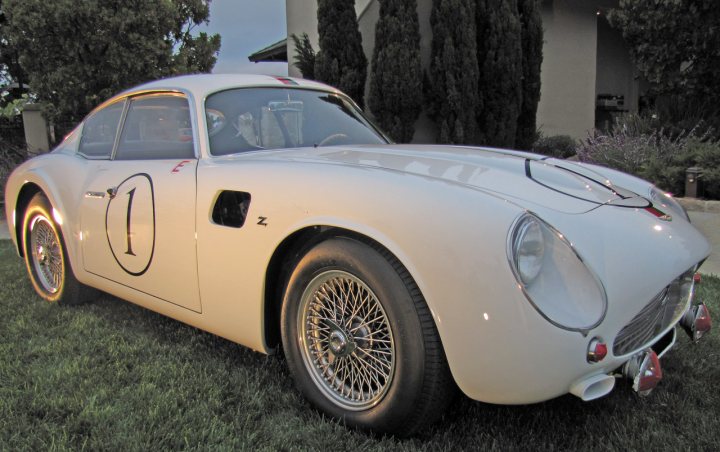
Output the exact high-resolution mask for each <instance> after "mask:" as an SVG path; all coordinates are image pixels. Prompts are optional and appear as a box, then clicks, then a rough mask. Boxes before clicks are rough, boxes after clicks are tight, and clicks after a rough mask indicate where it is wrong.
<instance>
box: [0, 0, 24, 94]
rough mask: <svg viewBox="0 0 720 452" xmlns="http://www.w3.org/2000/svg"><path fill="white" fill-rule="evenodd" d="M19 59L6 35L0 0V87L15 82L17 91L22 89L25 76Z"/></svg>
mask: <svg viewBox="0 0 720 452" xmlns="http://www.w3.org/2000/svg"><path fill="white" fill-rule="evenodd" d="M19 60H20V55H19V49H18V48H17V46H16V45H15V43H14V42H13V41H12V38H10V37H9V36H8V35H7V16H6V14H5V11H4V9H3V4H2V0H0V87H3V86H4V85H9V84H10V83H12V82H17V84H18V85H19V91H21V92H22V91H23V89H24V88H25V86H24V85H25V83H26V80H27V76H26V74H25V71H23V69H22V67H20V61H19Z"/></svg>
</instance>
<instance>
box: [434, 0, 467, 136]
mask: <svg viewBox="0 0 720 452" xmlns="http://www.w3.org/2000/svg"><path fill="white" fill-rule="evenodd" d="M430 25H431V27H432V33H433V42H432V49H431V61H430V77H429V78H430V80H429V83H428V85H429V89H428V97H429V111H428V112H429V114H430V116H431V117H432V118H433V119H434V120H435V122H436V123H437V124H438V128H439V130H438V141H439V142H440V143H473V142H474V139H475V136H476V135H477V127H476V117H475V115H476V110H477V107H478V77H479V74H478V60H477V50H476V49H477V42H476V31H475V30H476V28H475V0H433V5H432V11H431V13H430Z"/></svg>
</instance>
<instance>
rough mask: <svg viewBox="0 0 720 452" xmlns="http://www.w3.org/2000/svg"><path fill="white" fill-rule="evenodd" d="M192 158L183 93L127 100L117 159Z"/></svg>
mask: <svg viewBox="0 0 720 452" xmlns="http://www.w3.org/2000/svg"><path fill="white" fill-rule="evenodd" d="M193 158H195V149H194V146H193V133H192V125H191V122H190V109H189V108H188V102H187V99H186V98H185V97H183V96H180V95H171V94H161V95H158V94H151V95H148V96H142V97H136V98H134V99H132V100H131V101H130V108H129V109H128V113H127V116H126V118H125V123H124V125H123V130H122V133H121V135H120V143H119V144H118V148H117V151H115V159H116V160H152V159H193Z"/></svg>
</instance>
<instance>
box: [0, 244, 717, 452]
mask: <svg viewBox="0 0 720 452" xmlns="http://www.w3.org/2000/svg"><path fill="white" fill-rule="evenodd" d="M697 291H698V292H697V296H698V297H699V298H701V299H703V300H705V301H706V302H707V303H708V305H709V307H710V310H711V311H712V312H719V311H718V309H720V303H719V302H720V279H718V278H713V277H708V276H705V277H704V278H703V283H702V284H700V285H699V286H698V287H697ZM0 300H2V303H0V382H1V384H0V445H2V446H0V449H3V450H10V451H16V450H17V451H24V450H43V451H44V450H58V451H64V450H116V449H119V450H131V451H134V450H158V451H164V450H208V449H210V450H325V449H327V450H349V451H355V450H358V451H370V450H372V451H415V450H417V451H456V450H457V451H461V450H471V449H476V448H477V447H478V445H483V447H486V448H487V449H488V450H518V451H536V450H583V449H587V448H589V447H590V448H592V446H597V447H596V448H603V449H607V450H685V449H687V448H688V444H689V443H688V438H692V447H693V448H695V449H697V450H715V449H716V448H717V444H718V443H720V421H719V420H718V417H717V416H712V415H708V414H709V413H717V412H720V393H719V392H718V391H717V389H716V388H717V386H716V384H717V381H718V380H719V379H720V366H719V365H718V360H717V359H716V357H717V350H718V347H720V336H719V335H718V334H717V333H715V332H711V333H710V334H708V335H706V336H705V337H703V339H702V340H701V341H700V342H699V343H698V344H692V343H690V341H689V340H688V339H687V337H685V335H684V334H680V335H679V336H678V340H677V344H676V345H675V348H674V349H673V351H672V353H669V354H668V355H667V356H666V357H665V358H664V359H663V361H662V366H663V372H664V376H663V380H662V382H661V383H660V385H659V386H658V388H657V389H656V390H655V391H654V392H653V393H652V394H651V395H650V396H649V397H647V398H644V399H641V400H639V399H638V398H637V396H636V395H635V394H633V393H632V390H631V389H630V384H629V383H628V382H626V381H623V380H618V382H617V387H616V388H615V389H614V391H613V392H612V393H611V394H609V395H608V396H607V397H603V398H601V399H598V400H596V401H593V402H590V403H588V402H583V401H581V400H579V399H578V398H576V397H573V396H569V395H568V396H565V397H559V398H557V399H553V400H550V401H548V402H544V403H539V404H534V405H522V406H500V405H492V404H484V403H477V402H473V401H471V400H469V399H467V398H460V399H459V400H458V401H457V402H456V403H454V404H453V406H452V407H451V409H450V412H449V413H447V415H446V416H445V417H444V418H443V420H442V421H441V422H440V423H438V424H436V425H433V426H431V427H429V428H428V429H426V430H425V431H423V432H421V433H420V434H419V436H418V437H417V438H410V439H398V438H393V437H386V436H383V437H381V436H373V435H368V434H365V433H362V432H357V431H352V430H349V429H347V428H345V427H344V426H343V425H342V423H341V422H334V421H332V420H330V419H328V418H327V417H326V416H323V415H321V414H319V413H318V412H317V411H315V410H313V409H312V408H311V407H310V405H309V404H308V402H307V401H305V400H304V399H303V398H302V396H301V395H300V394H299V392H298V391H297V390H296V389H295V385H294V383H293V381H292V379H291V378H290V375H289V373H288V369H287V366H286V364H285V363H284V360H283V359H282V357H281V356H282V355H281V354H280V355H279V356H271V357H267V356H263V355H260V354H259V353H254V352H252V351H250V350H248V349H245V348H243V347H240V346H237V345H236V344H233V343H231V342H229V341H226V340H224V339H221V338H218V337H215V336H212V335H210V334H207V333H203V332H201V331H199V330H197V329H195V328H192V327H189V326H187V325H184V324H182V323H181V322H177V321H174V320H171V319H169V318H167V317H163V316H161V315H158V314H155V313H153V312H150V311H148V310H145V309H142V308H139V307H137V306H134V305H132V304H130V303H126V302H123V301H119V300H118V299H116V298H113V297H111V296H109V295H100V296H99V297H98V299H97V300H96V301H95V302H93V303H90V304H87V305H83V306H78V307H73V308H63V307H60V306H57V305H52V304H48V303H45V302H43V301H42V300H40V299H39V298H38V297H37V296H36V295H35V294H34V293H33V290H32V288H31V287H30V283H29V281H28V278H27V276H26V275H25V268H24V266H23V264H22V261H21V260H20V259H19V258H18V257H17V254H16V252H15V251H14V250H13V248H12V245H11V244H10V242H9V241H7V240H2V241H0ZM598 419H606V420H607V423H608V425H610V426H611V428H612V434H611V435H608V434H607V430H606V429H598V428H597V425H598Z"/></svg>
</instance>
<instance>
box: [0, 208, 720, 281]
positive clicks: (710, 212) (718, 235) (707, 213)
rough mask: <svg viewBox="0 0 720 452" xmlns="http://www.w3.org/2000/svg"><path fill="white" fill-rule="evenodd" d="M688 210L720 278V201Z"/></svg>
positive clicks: (1, 223) (2, 230) (710, 269)
mask: <svg viewBox="0 0 720 452" xmlns="http://www.w3.org/2000/svg"><path fill="white" fill-rule="evenodd" d="M680 201H681V203H682V204H683V205H684V206H685V208H686V209H688V212H689V213H690V220H691V221H692V222H693V224H694V225H695V226H696V227H697V228H698V229H700V231H701V232H702V233H703V234H705V237H707V238H708V240H710V243H711V244H712V247H713V251H712V254H710V257H709V258H708V260H706V261H705V263H704V264H703V266H702V268H701V269H700V270H701V271H702V273H705V274H714V275H716V276H720V201H693V200H682V199H681V200H680ZM9 238H10V235H9V232H8V227H7V221H5V218H4V215H1V214H0V240H2V239H9Z"/></svg>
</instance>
